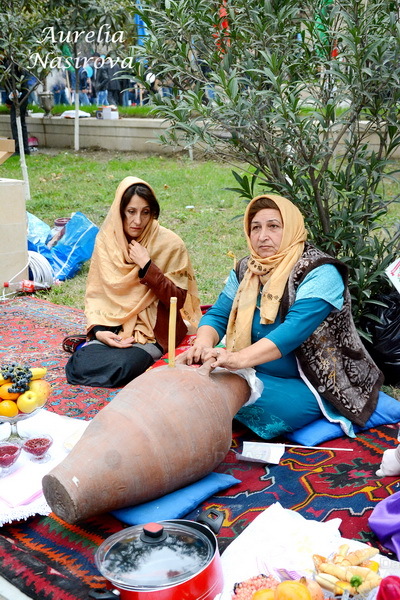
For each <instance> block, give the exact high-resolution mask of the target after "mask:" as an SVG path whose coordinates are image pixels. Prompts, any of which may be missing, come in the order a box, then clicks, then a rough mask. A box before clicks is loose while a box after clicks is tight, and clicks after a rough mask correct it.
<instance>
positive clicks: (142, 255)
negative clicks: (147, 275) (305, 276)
mask: <svg viewBox="0 0 400 600" xmlns="http://www.w3.org/2000/svg"><path fill="white" fill-rule="evenodd" d="M128 254H129V258H130V259H131V260H132V261H133V262H134V263H136V264H137V265H138V266H139V268H140V269H143V267H144V266H145V265H147V263H148V262H149V260H150V254H149V253H148V251H147V248H145V247H144V246H142V245H141V244H139V242H136V241H135V240H132V241H131V242H129V246H128Z"/></svg>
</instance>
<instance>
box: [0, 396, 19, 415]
mask: <svg viewBox="0 0 400 600" xmlns="http://www.w3.org/2000/svg"><path fill="white" fill-rule="evenodd" d="M17 414H18V407H17V405H16V403H15V402H14V401H13V400H3V402H0V415H1V416H2V417H15V416H16V415H17Z"/></svg>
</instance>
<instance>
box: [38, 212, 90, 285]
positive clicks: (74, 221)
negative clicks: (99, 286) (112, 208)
mask: <svg viewBox="0 0 400 600" xmlns="http://www.w3.org/2000/svg"><path fill="white" fill-rule="evenodd" d="M98 231H99V228H98V227H97V226H96V225H95V224H94V223H92V221H90V219H88V218H87V217H85V215H84V214H82V213H81V212H76V213H75V214H74V215H73V216H72V217H71V219H70V220H69V221H68V223H67V224H66V226H65V234H64V235H63V237H62V238H61V240H60V241H59V242H58V243H57V244H56V245H55V246H53V248H51V255H52V260H51V261H50V262H51V266H52V267H53V272H54V278H55V279H59V280H60V281H64V280H65V279H71V278H72V277H74V276H75V275H76V273H77V272H78V271H79V269H80V268H81V266H82V265H83V263H84V262H85V261H87V260H89V258H90V257H91V256H92V254H93V248H94V243H95V240H96V236H97V234H98Z"/></svg>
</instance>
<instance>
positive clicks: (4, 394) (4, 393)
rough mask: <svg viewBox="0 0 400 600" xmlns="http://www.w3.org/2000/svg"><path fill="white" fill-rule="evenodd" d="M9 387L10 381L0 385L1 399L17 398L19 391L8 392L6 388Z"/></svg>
mask: <svg viewBox="0 0 400 600" xmlns="http://www.w3.org/2000/svg"><path fill="white" fill-rule="evenodd" d="M10 387H11V384H10V383H3V385H0V398H1V399H2V400H16V399H17V398H18V396H19V392H9V391H8V388H10Z"/></svg>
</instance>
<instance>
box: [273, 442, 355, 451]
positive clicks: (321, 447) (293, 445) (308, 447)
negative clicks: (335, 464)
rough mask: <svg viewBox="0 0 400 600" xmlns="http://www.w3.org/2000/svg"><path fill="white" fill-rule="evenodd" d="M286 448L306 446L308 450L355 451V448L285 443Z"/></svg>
mask: <svg viewBox="0 0 400 600" xmlns="http://www.w3.org/2000/svg"><path fill="white" fill-rule="evenodd" d="M284 446H286V448H305V449H306V450H342V451H343V452H353V450H354V448H325V446H301V445H298V446H297V445H295V444H284Z"/></svg>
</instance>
